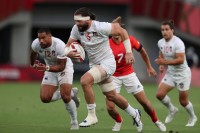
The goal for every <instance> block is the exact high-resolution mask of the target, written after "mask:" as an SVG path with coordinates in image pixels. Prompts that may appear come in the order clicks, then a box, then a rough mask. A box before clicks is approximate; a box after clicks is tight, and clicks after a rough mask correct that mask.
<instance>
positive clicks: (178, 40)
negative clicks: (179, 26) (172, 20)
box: [173, 35, 183, 43]
mask: <svg viewBox="0 0 200 133" xmlns="http://www.w3.org/2000/svg"><path fill="white" fill-rule="evenodd" d="M173 41H174V42H178V43H183V41H182V40H181V39H180V38H179V37H178V36H175V35H174V36H173Z"/></svg>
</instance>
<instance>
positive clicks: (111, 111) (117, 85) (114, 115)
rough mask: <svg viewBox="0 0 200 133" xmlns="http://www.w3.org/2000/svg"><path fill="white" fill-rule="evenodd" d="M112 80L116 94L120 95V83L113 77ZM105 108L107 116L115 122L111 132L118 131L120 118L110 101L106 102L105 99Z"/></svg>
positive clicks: (120, 122) (121, 120) (120, 123)
mask: <svg viewBox="0 0 200 133" xmlns="http://www.w3.org/2000/svg"><path fill="white" fill-rule="evenodd" d="M113 78H114V79H113V85H114V86H115V89H116V92H117V93H120V89H121V86H122V81H121V80H118V79H117V78H115V77H113ZM106 108H107V111H108V114H109V115H110V117H111V118H113V119H114V120H115V125H114V126H113V128H112V131H120V129H121V125H122V122H123V119H122V117H121V116H120V114H119V112H118V111H117V109H116V108H115V104H114V103H113V102H112V101H109V100H107V98H106Z"/></svg>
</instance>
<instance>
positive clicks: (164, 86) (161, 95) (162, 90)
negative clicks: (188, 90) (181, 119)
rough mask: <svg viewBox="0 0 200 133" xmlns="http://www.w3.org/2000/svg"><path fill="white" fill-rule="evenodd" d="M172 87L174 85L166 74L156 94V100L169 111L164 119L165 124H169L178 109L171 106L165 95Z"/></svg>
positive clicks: (168, 98)
mask: <svg viewBox="0 0 200 133" xmlns="http://www.w3.org/2000/svg"><path fill="white" fill-rule="evenodd" d="M174 86H175V84H174V82H173V80H172V79H171V78H170V76H169V75H167V74H166V75H165V76H164V78H163V79H162V81H161V83H160V84H159V86H158V90H157V92H156V97H157V99H158V100H160V102H161V103H162V104H163V105H164V106H165V107H167V109H168V110H169V114H168V116H167V117H166V119H165V123H169V122H171V121H172V120H173V118H174V115H175V114H176V113H177V112H178V108H177V107H175V106H174V105H173V104H172V102H171V100H170V97H169V96H168V95H167V93H168V92H169V91H171V90H172V89H173V88H174Z"/></svg>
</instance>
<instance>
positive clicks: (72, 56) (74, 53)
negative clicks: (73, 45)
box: [67, 49, 80, 59]
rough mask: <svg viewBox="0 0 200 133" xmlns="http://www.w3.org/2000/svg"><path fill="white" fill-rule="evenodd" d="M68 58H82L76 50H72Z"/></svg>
mask: <svg viewBox="0 0 200 133" xmlns="http://www.w3.org/2000/svg"><path fill="white" fill-rule="evenodd" d="M67 56H68V57H69V58H73V59H79V58H80V53H79V52H77V51H76V49H73V50H71V51H70V52H69V53H68V54H67Z"/></svg>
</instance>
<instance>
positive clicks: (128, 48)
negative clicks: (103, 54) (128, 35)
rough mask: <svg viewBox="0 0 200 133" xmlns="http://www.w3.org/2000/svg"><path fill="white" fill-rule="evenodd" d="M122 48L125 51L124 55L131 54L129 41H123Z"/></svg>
mask: <svg viewBox="0 0 200 133" xmlns="http://www.w3.org/2000/svg"><path fill="white" fill-rule="evenodd" d="M123 44H124V47H125V49H126V53H132V49H131V43H130V39H126V40H124V41H123Z"/></svg>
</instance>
